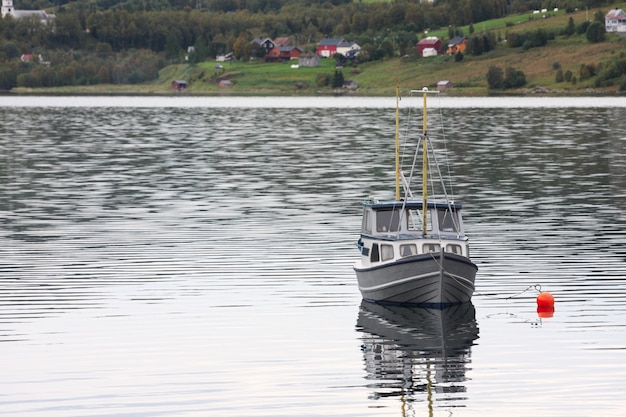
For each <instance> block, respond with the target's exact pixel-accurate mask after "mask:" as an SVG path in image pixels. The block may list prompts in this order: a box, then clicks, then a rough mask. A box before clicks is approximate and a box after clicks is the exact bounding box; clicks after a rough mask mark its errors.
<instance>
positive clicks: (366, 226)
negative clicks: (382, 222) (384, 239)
mask: <svg viewBox="0 0 626 417" xmlns="http://www.w3.org/2000/svg"><path fill="white" fill-rule="evenodd" d="M370 218H371V213H370V211H369V210H365V211H364V212H363V224H362V225H361V230H362V231H363V233H369V234H371V233H372V223H371V222H370Z"/></svg>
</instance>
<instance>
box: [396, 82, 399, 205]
mask: <svg viewBox="0 0 626 417" xmlns="http://www.w3.org/2000/svg"><path fill="white" fill-rule="evenodd" d="M399 102H400V85H399V84H398V83H397V82H396V201H399V200H400V115H399V114H400V110H399Z"/></svg>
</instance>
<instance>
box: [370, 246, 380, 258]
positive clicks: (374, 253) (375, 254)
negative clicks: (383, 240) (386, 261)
mask: <svg viewBox="0 0 626 417" xmlns="http://www.w3.org/2000/svg"><path fill="white" fill-rule="evenodd" d="M378 261H380V254H379V253H378V243H374V244H373V245H372V254H371V255H370V262H378Z"/></svg>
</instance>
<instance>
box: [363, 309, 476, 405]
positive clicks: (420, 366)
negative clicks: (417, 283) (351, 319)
mask: <svg viewBox="0 0 626 417" xmlns="http://www.w3.org/2000/svg"><path fill="white" fill-rule="evenodd" d="M356 327H357V331H359V332H361V333H362V336H361V339H362V345H361V349H362V350H363V357H364V361H365V370H366V372H367V379H368V380H369V381H372V382H371V383H370V384H369V387H370V388H371V389H372V390H373V393H372V395H371V396H370V399H373V400H378V399H381V398H384V397H398V399H399V400H400V401H401V415H412V414H419V415H429V416H432V415H433V409H434V407H435V406H436V408H441V409H446V410H449V409H450V408H454V407H463V406H464V404H463V400H464V399H465V398H466V387H465V384H464V382H465V381H466V380H467V377H466V376H465V374H466V371H467V369H468V366H469V363H470V356H471V346H472V345H473V344H474V341H475V340H476V339H478V326H477V324H476V312H475V309H474V305H473V304H472V303H471V302H468V303H464V304H459V305H455V306H452V307H449V308H446V309H428V308H419V307H402V306H387V305H380V304H374V303H369V302H367V301H363V302H362V303H361V307H360V309H359V317H358V320H357V325H356ZM421 409H424V411H420V410H421ZM410 411H412V412H410ZM425 413H428V414H425Z"/></svg>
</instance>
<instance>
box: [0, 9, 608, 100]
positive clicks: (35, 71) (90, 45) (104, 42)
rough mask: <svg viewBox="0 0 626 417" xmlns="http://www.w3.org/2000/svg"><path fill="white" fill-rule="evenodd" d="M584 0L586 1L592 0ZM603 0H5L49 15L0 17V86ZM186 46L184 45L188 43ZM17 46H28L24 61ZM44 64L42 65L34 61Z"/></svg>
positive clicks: (371, 56)
mask: <svg viewBox="0 0 626 417" xmlns="http://www.w3.org/2000/svg"><path fill="white" fill-rule="evenodd" d="M591 3H593V4H591ZM604 3H605V2H604V1H603V0H591V2H587V3H584V4H583V2H582V1H579V0H554V1H553V0H545V1H543V2H541V1H538V0H536V1H532V0H530V1H524V0H513V1H510V2H509V1H507V0H437V1H435V2H432V3H431V2H422V3H420V2H416V1H407V0H393V1H390V2H387V1H378V2H377V1H370V2H364V1H345V0H333V1H324V2H322V1H316V2H313V1H309V0H291V1H288V0H171V1H165V0H143V1H139V0H127V1H122V2H120V1H113V0H96V1H82V0H79V1H77V2H72V3H63V1H61V2H60V3H55V4H53V3H50V2H47V1H44V0H31V1H29V0H14V5H15V8H16V9H45V10H47V11H48V13H54V14H55V16H56V17H55V18H54V19H53V21H52V23H48V24H43V23H41V22H40V21H38V20H36V19H14V18H12V17H11V16H6V17H5V18H2V19H0V90H10V89H11V88H13V87H16V86H22V87H46V86H62V85H87V84H99V83H114V84H133V83H141V82H145V81H149V80H153V79H155V78H156V77H157V76H158V71H159V70H160V69H161V68H163V67H164V66H165V65H169V64H172V63H177V62H183V61H184V60H188V61H190V62H199V61H204V60H206V59H213V58H214V57H215V56H216V55H218V54H223V53H226V52H231V51H232V52H235V54H236V57H237V58H238V59H248V58H250V57H251V56H254V54H255V51H254V50H253V48H252V47H251V44H250V41H251V40H252V39H254V38H256V37H269V38H276V37H289V38H290V39H291V42H292V44H293V45H295V46H299V47H300V48H301V49H303V50H304V51H305V52H312V51H314V49H315V45H316V44H317V42H319V41H320V40H321V39H323V38H324V37H341V38H345V39H349V40H352V41H355V42H357V43H359V45H361V47H362V48H363V51H364V53H363V55H362V56H361V57H360V59H362V60H376V59H384V58H385V57H387V56H403V55H406V54H415V44H416V42H417V41H418V40H419V39H420V38H421V37H422V36H424V33H425V31H428V30H434V29H438V28H449V33H450V35H451V36H453V35H458V34H462V33H460V32H459V31H457V30H456V29H455V28H456V27H460V26H463V25H468V24H475V23H478V22H482V21H485V20H488V19H492V18H498V17H502V16H506V15H508V14H512V13H522V12H526V11H528V10H534V9H538V8H555V7H559V8H561V9H565V10H574V9H576V8H578V7H582V8H584V7H585V6H588V7H597V6H602V5H603V4H604ZM191 46H193V52H192V53H188V50H189V49H188V48H189V47H191ZM23 54H32V55H33V56H34V57H36V58H32V59H31V60H29V61H27V62H23V60H21V59H20V57H22V55H23ZM42 63H45V65H42Z"/></svg>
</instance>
